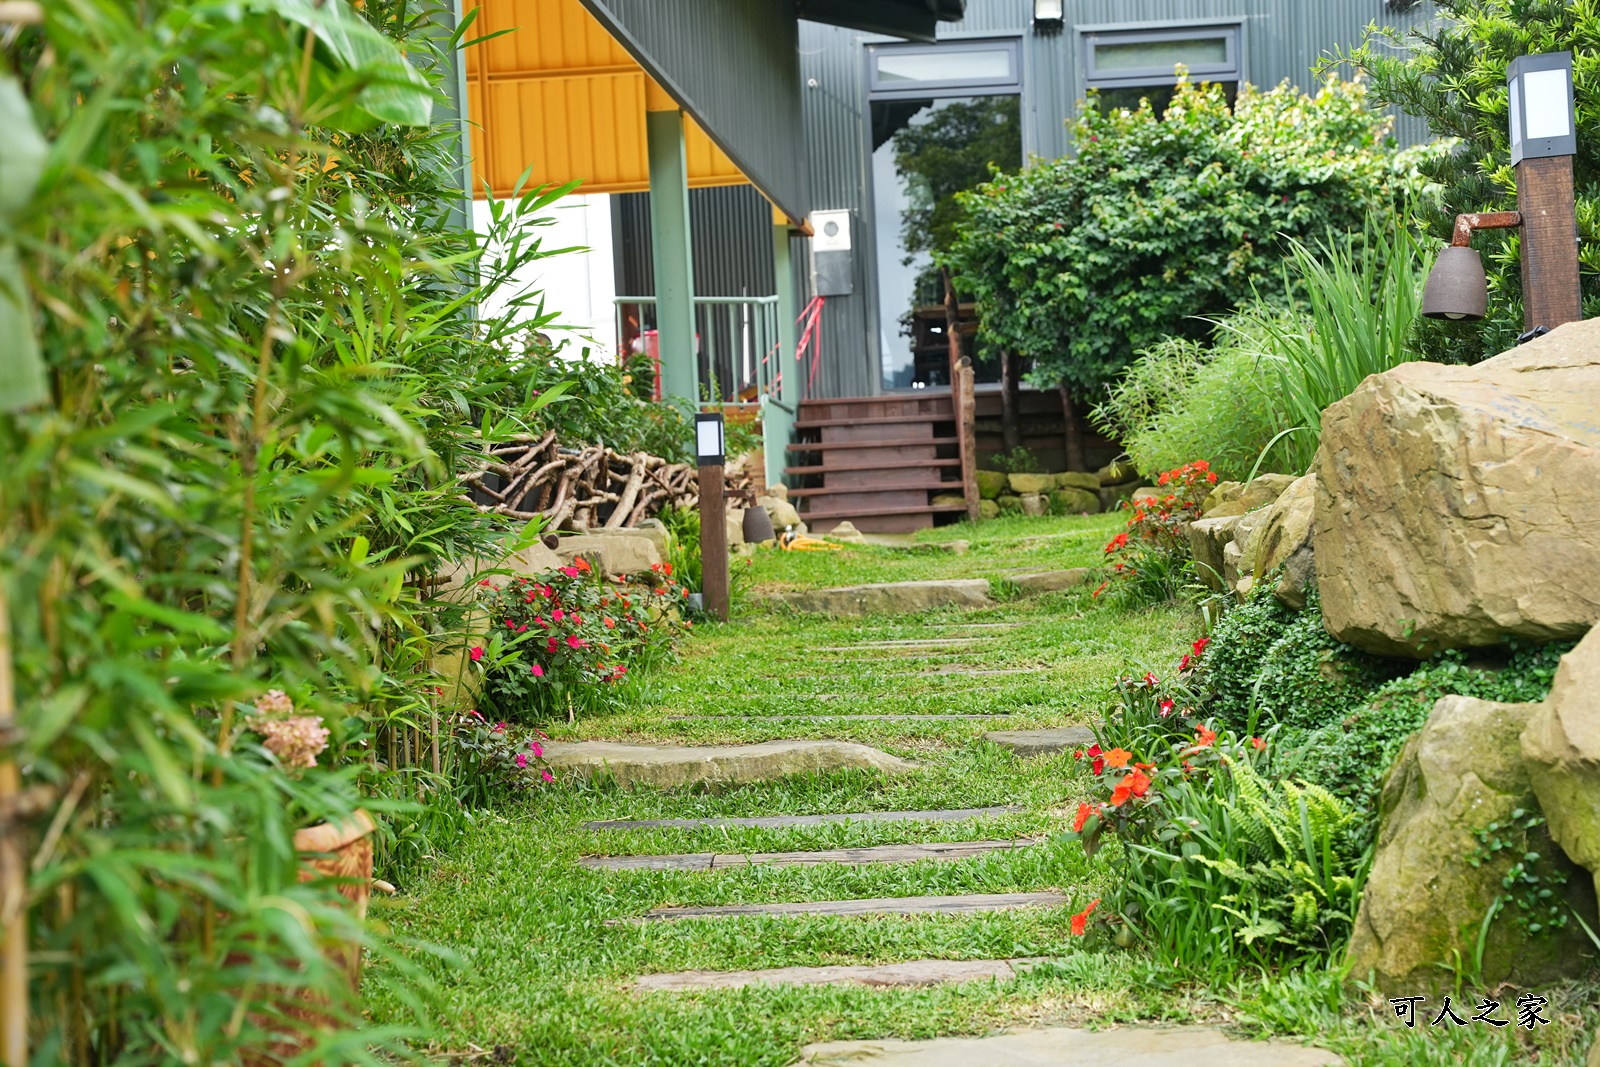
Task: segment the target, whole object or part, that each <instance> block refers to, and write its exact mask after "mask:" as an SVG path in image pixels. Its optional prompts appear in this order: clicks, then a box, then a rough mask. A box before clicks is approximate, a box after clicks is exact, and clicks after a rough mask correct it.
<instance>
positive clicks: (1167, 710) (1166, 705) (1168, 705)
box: [1161, 697, 1175, 719]
mask: <svg viewBox="0 0 1600 1067" xmlns="http://www.w3.org/2000/svg"><path fill="white" fill-rule="evenodd" d="M1174 706H1175V705H1174V704H1173V703H1172V699H1171V698H1170V697H1169V698H1168V699H1166V700H1163V701H1162V702H1161V717H1162V718H1163V719H1165V718H1166V717H1167V716H1168V715H1171V714H1172V709H1173V707H1174Z"/></svg>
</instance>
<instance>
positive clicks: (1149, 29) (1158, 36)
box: [1073, 19, 1245, 95]
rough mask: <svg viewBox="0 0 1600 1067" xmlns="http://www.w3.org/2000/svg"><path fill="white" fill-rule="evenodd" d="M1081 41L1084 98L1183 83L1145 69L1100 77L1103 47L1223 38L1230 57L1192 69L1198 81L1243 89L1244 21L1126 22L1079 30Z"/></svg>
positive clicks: (1167, 72)
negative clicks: (1098, 50)
mask: <svg viewBox="0 0 1600 1067" xmlns="http://www.w3.org/2000/svg"><path fill="white" fill-rule="evenodd" d="M1073 30H1074V32H1075V33H1076V34H1077V37H1078V62H1079V71H1080V73H1079V77H1078V83H1079V90H1080V95H1082V94H1083V93H1086V92H1088V91H1089V90H1090V89H1142V88H1147V87H1154V86H1160V85H1176V84H1178V76H1177V74H1176V73H1175V71H1174V70H1173V69H1172V68H1165V69H1163V68H1160V67H1145V68H1142V69H1133V70H1119V71H1117V72H1115V73H1106V74H1099V73H1097V72H1096V70H1095V49H1096V48H1097V47H1098V46H1101V45H1118V44H1141V43H1159V42H1162V41H1193V40H1200V39H1205V38H1220V39H1222V40H1223V41H1224V42H1225V45H1226V54H1227V58H1226V59H1225V60H1224V61H1223V62H1222V63H1198V64H1195V65H1193V66H1190V67H1189V77H1190V79H1191V80H1192V81H1196V82H1228V83H1233V84H1243V83H1244V80H1245V72H1244V45H1245V41H1244V23H1243V21H1242V20H1239V19H1228V20H1197V21H1194V22H1153V23H1122V24H1118V25H1115V26H1075V27H1073Z"/></svg>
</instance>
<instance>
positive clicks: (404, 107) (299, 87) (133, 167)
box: [0, 0, 559, 1064]
mask: <svg viewBox="0 0 1600 1067" xmlns="http://www.w3.org/2000/svg"><path fill="white" fill-rule="evenodd" d="M437 14H438V12H437V10H435V9H431V8H428V7H424V6H422V5H418V4H416V3H410V2H408V0H366V2H365V3H364V4H363V5H361V7H360V10H359V12H358V11H357V9H356V8H355V7H353V6H350V5H348V4H347V3H346V2H345V0H326V2H325V3H316V4H313V3H310V2H305V0H255V2H248V3H215V4H212V3H181V2H177V0H148V2H144V3H140V4H127V3H124V2H122V0H62V2H61V3H56V4H51V5H49V6H48V15H47V19H46V22H45V25H44V26H43V27H42V28H40V29H30V30H28V31H26V32H24V34H23V35H22V36H21V38H20V39H19V40H18V41H17V42H16V45H15V47H16V49H17V52H16V58H17V60H18V63H17V69H18V70H19V71H21V72H23V77H22V79H21V81H20V85H19V88H20V89H21V91H22V96H23V98H24V99H26V101H27V102H28V110H29V112H30V113H31V122H32V123H33V124H34V125H36V126H37V127H38V129H39V131H40V132H41V133H42V134H43V136H44V139H45V140H46V141H47V142H48V144H49V149H48V155H47V158H46V161H45V169H44V174H43V179H42V181H40V182H39V184H38V191H37V193H36V194H35V195H34V196H33V198H32V202H31V204H30V205H28V207H27V209H26V210H23V211H17V212H15V213H14V214H12V215H10V216H9V225H8V226H6V227H5V229H4V232H0V241H8V242H9V243H11V244H12V245H13V247H15V248H16V249H17V255H18V261H19V262H20V263H21V264H22V265H23V267H24V274H25V283H26V289H27V293H28V295H29V301H28V302H29V304H31V305H32V306H33V307H34V308H35V309H37V311H36V313H35V314H33V315H31V323H32V326H31V327H30V328H31V329H33V330H35V331H36V332H37V335H38V339H39V346H38V348H39V354H40V357H41V359H42V361H43V364H44V367H45V370H46V372H47V373H46V381H47V383H48V395H47V396H46V397H45V398H44V399H43V400H42V402H39V403H35V404H33V405H31V406H27V407H23V408H22V409H20V410H17V411H13V412H10V413H7V414H4V415H0V454H4V455H5V456H6V463H5V464H4V467H3V469H0V619H4V620H6V621H8V622H9V625H10V632H11V637H12V640H11V642H10V645H9V648H8V647H7V646H6V643H5V642H4V641H0V671H3V670H6V669H8V668H9V669H11V670H12V671H13V672H14V676H15V692H16V698H17V699H16V704H17V723H16V727H17V728H16V730H15V731H14V732H7V733H6V734H5V735H4V736H3V737H0V763H6V762H11V763H14V764H15V765H16V766H17V767H20V768H21V769H22V771H23V775H24V779H23V781H24V785H25V786H28V787H30V788H37V789H39V790H42V792H40V793H36V794H31V795H34V796H36V797H44V798H47V800H46V801H45V802H43V811H42V813H41V814H40V819H39V823H38V825H37V826H36V827H35V828H34V830H33V832H31V833H27V834H22V833H20V832H19V830H18V828H17V827H15V826H13V825H10V824H8V825H7V828H6V832H7V834H8V835H10V834H18V838H16V839H20V840H25V841H26V842H27V843H28V845H29V847H30V848H34V849H36V851H35V852H34V853H33V854H32V855H31V857H30V858H31V866H30V872H29V884H28V887H27V888H28V893H29V907H28V912H27V919H28V923H29V926H30V929H31V931H32V938H33V945H32V947H33V949H34V950H35V965H34V969H33V972H32V986H33V990H32V992H33V996H34V1003H35V1005H36V1008H37V1011H36V1013H35V1017H34V1021H33V1032H32V1035H31V1036H32V1038H33V1041H34V1043H35V1047H36V1050H37V1051H36V1057H35V1062H39V1063H46V1062H49V1063H56V1062H73V1063H90V1062H93V1063H128V1064H146V1063H225V1062H237V1061H238V1058H239V1057H240V1055H241V1053H242V1052H245V1051H246V1050H254V1051H255V1052H256V1053H257V1054H258V1059H257V1062H261V1061H260V1060H259V1054H260V1053H261V1052H262V1051H263V1050H265V1049H267V1048H268V1047H270V1046H272V1045H273V1043H274V1041H275V1040H276V1037H275V1036H274V1035H280V1034H282V1033H284V1032H286V1031H290V1032H297V1031H304V1030H305V1029H306V1026H307V1023H308V1022H310V1021H313V1020H315V1019H317V1018H318V1017H319V1015H320V1017H321V1018H322V1019H323V1020H325V1021H327V1020H340V1019H344V1020H349V1019H351V1018H352V1017H353V1015H352V1013H353V1012H354V1009H355V1006H354V1005H353V1004H352V1003H351V998H350V996H349V990H348V987H347V986H346V983H345V980H344V976H343V973H342V969H341V968H340V967H338V966H334V965H332V964H330V962H329V961H328V960H326V959H325V958H324V955H323V952H322V947H323V945H324V944H325V943H326V939H327V938H328V937H330V936H335V935H337V936H339V937H343V938H350V939H356V940H360V939H362V938H363V937H365V936H366V935H365V934H364V933H363V931H362V930H361V929H360V927H359V926H358V925H356V924H355V921H354V918H353V916H351V915H349V914H348V909H346V908H343V907H341V906H340V900H339V898H338V896H337V895H336V894H335V887H334V886H331V885H329V884H327V883H326V882H313V883H301V882H300V881H299V877H298V875H299V864H300V860H299V858H298V857H297V855H296V853H295V850H294V846H293V839H292V834H293V831H294V830H295V829H296V828H297V827H301V826H305V825H307V824H310V823H314V822H317V821H318V820H327V819H337V818H340V817H341V816H344V815H347V814H348V813H349V812H350V811H351V809H352V808H353V807H354V806H356V805H358V804H361V805H364V806H366V807H368V808H370V809H373V810H375V811H377V812H378V813H379V814H380V815H382V814H383V813H384V812H389V813H390V814H393V813H394V812H396V811H397V810H398V809H397V804H396V802H394V801H386V800H385V799H384V797H386V796H390V797H401V798H405V799H406V800H407V801H409V802H412V803H413V804H414V802H415V800H416V799H417V798H419V797H421V798H423V799H424V800H426V799H427V798H428V797H432V796H438V795H439V794H440V792H441V789H443V788H444V787H445V786H447V783H445V782H441V781H440V780H438V779H435V778H431V777H429V776H427V775H423V774H420V773H418V771H419V763H420V761H418V760H416V759H410V760H406V759H399V761H398V762H397V746H396V745H395V743H394V738H395V736H396V734H395V732H394V731H395V729H396V728H397V727H399V726H401V725H404V724H408V723H410V724H415V723H426V722H427V721H428V720H429V717H430V716H432V715H436V714H439V712H440V710H441V709H439V708H438V707H437V706H435V704H434V699H435V696H436V694H437V690H436V689H435V686H434V684H432V683H434V682H435V679H434V677H433V676H432V675H431V674H430V673H429V670H428V667H429V663H430V661H431V658H432V657H433V656H434V654H435V653H436V652H437V650H438V649H439V647H440V646H441V645H443V644H446V643H447V642H448V640H449V638H450V630H451V627H452V625H454V623H453V622H452V618H453V616H452V611H455V612H456V613H457V614H459V613H460V612H461V611H464V610H465V609H464V608H452V607H451V606H450V605H448V604H443V603H441V602H440V601H438V600H430V599H428V598H427V597H426V595H425V590H426V589H427V588H428V583H427V581H426V580H425V579H426V575H427V572H428V571H429V570H430V569H431V568H432V567H433V566H434V565H435V563H436V562H437V561H438V560H440V559H443V558H464V557H471V556H475V555H484V554H488V553H490V552H492V551H494V544H495V541H496V540H497V539H498V538H499V537H500V536H501V533H500V532H499V531H497V530H495V529H494V528H493V527H492V526H490V525H489V524H488V522H487V521H486V519H485V518H484V517H483V516H482V515H480V514H479V512H478V511H477V509H475V508H474V507H472V506H471V505H470V504H468V503H466V502H465V501H464V500H462V499H461V496H460V493H459V491H458V487H457V484H456V475H457V474H458V473H459V472H460V471H461V470H462V468H463V466H464V464H465V463H466V462H467V461H468V460H469V459H470V456H471V454H472V453H473V452H477V451H481V447H482V444H481V438H491V439H493V438H496V437H501V436H504V435H507V434H510V433H512V432H516V431H520V430H525V429H527V428H528V426H529V417H530V414H531V413H530V410H529V408H530V407H531V404H529V402H528V401H527V397H528V390H527V389H526V388H525V387H524V379H525V377H526V374H525V372H524V371H523V370H522V369H521V368H520V366H519V364H518V363H517V361H515V360H513V359H510V358H508V357H507V355H506V353H508V352H510V351H513V350H514V349H515V348H516V347H517V346H516V345H514V344H513V343H512V340H513V335H514V334H519V333H520V332H521V331H523V330H526V329H529V328H537V327H538V326H540V325H544V324H545V323H546V321H547V320H546V319H545V318H544V317H543V316H542V315H540V314H538V313H534V314H533V315H532V316H531V317H530V316H529V309H530V308H536V307H537V306H538V305H537V304H536V303H531V302H530V301H531V299H532V298H531V296H530V297H529V298H528V299H522V300H518V299H513V300H512V301H510V303H509V311H508V313H507V316H506V317H505V318H502V319H494V320H488V321H482V322H478V323H476V324H475V323H474V322H473V321H472V319H471V316H470V313H469V307H470V306H471V305H472V304H474V303H479V302H481V301H482V300H483V298H484V296H485V289H486V288H493V287H494V286H496V285H498V284H499V283H501V282H502V281H503V280H504V279H507V278H510V277H511V276H512V275H513V274H514V273H515V272H516V271H517V270H518V269H520V268H521V267H523V266H525V265H526V264H527V263H528V262H530V260H531V259H534V258H537V257H538V256H540V255H541V254H542V253H541V251H540V245H539V240H538V231H537V229H536V226H537V224H538V215H539V213H540V212H541V211H542V209H544V208H545V207H546V206H547V205H548V203H549V202H550V201H551V200H552V199H553V198H554V196H555V195H557V193H558V192H559V191H539V192H535V193H529V194H528V195H527V196H525V197H523V198H521V199H520V200H516V201H511V202H508V203H503V204H497V205H496V212H495V217H496V227H497V234H496V236H497V237H498V238H499V240H500V243H501V245H502V247H504V248H507V249H509V251H507V252H505V254H503V255H501V256H500V257H499V258H498V259H497V260H496V261H495V262H493V263H483V264H480V262H479V260H480V256H481V253H480V251H479V250H478V248H477V247H476V245H475V243H474V241H473V239H472V236H471V235H470V234H469V233H467V232H465V231H463V230H461V229H457V228H454V227H453V226H452V225H451V224H450V217H451V212H452V209H453V208H455V207H456V206H457V205H459V204H460V200H461V193H460V192H459V191H458V190H453V189H451V188H450V187H449V183H448V180H446V179H445V178H444V175H445V174H446V173H447V168H446V166H445V162H446V160H447V158H448V156H447V153H448V152H449V150H450V145H451V144H452V143H453V140H454V139H455V138H457V137H458V136H459V134H458V131H457V130H456V129H455V128H453V127H448V126H446V127H440V128H438V129H435V128H432V127H430V126H428V125H426V122H427V118H428V113H429V107H430V105H431V103H432V100H433V99H434V97H435V95H436V92H437V90H436V88H435V87H436V85H437V84H438V68H439V65H440V62H441V59H442V58H443V56H444V55H445V54H446V53H447V52H448V51H449V50H452V49H454V48H456V47H457V46H458V44H459V38H457V39H455V40H451V39H448V37H449V35H448V34H447V33H445V31H443V30H442V29H441V28H440V25H439V23H438V21H437V19H436V16H437ZM396 120H401V121H404V122H406V123H411V125H399V124H396ZM419 123H420V124H419ZM3 169H4V168H0V170H3ZM480 267H481V270H482V276H481V279H480V277H479V269H480ZM480 285H481V286H482V287H484V288H480V287H479V286H480ZM533 403H538V401H534V402H533ZM0 636H3V633H0ZM8 660H9V662H8ZM0 689H3V687H0ZM271 689H279V690H284V691H286V692H287V693H288V694H289V696H290V698H292V701H293V704H294V705H295V706H296V708H298V709H302V711H303V713H311V714H316V715H320V716H321V718H322V720H323V723H324V724H325V726H326V728H327V729H328V731H329V732H330V734H331V737H330V738H329V748H328V750H327V751H326V752H325V753H323V754H321V755H320V757H319V759H318V762H319V763H320V766H319V767H317V768H315V769H312V770H302V769H297V768H294V767H286V766H284V765H283V763H282V762H280V760H279V759H278V757H277V756H275V755H274V753H273V751H272V750H271V749H269V748H268V747H266V746H265V745H263V744H261V743H259V742H258V741H256V740H255V739H254V738H253V735H252V734H251V733H250V732H249V731H248V730H247V728H246V727H247V723H248V722H249V716H250V715H251V713H252V711H253V710H257V705H259V704H261V702H262V696H263V694H264V693H266V692H267V691H268V690H271ZM8 695H9V694H6V693H3V692H0V700H3V699H4V698H5V697H7V696H8ZM9 710H10V709H9V708H4V707H0V718H4V714H3V713H4V712H7V711H9ZM386 731H387V733H386ZM385 737H387V738H388V739H389V740H388V743H387V744H386V745H385V744H384V743H383V739H384V738H385ZM445 792H446V793H447V789H445ZM385 823H386V825H385V826H383V827H382V828H381V833H382V835H383V836H382V842H381V846H380V847H381V848H383V849H385V850H387V851H388V852H389V853H390V854H391V855H392V854H393V853H394V849H395V848H396V847H397V842H398V843H399V844H400V845H401V846H404V847H411V848H414V849H415V850H417V851H418V852H424V851H426V850H427V849H428V847H429V845H428V842H427V841H426V840H419V839H418V836H417V835H418V833H419V832H420V831H419V829H418V828H419V826H421V825H423V824H422V823H421V822H420V821H419V819H418V818H417V817H416V811H415V808H414V807H413V809H412V814H411V815H408V816H406V817H403V818H395V819H388V820H385ZM407 842H409V844H407ZM8 906H9V905H8ZM373 947H374V948H377V947H379V946H377V945H376V944H375V943H374V945H373ZM384 970H385V971H386V972H387V973H388V974H389V975H390V976H391V977H393V976H396V975H403V974H404V973H405V972H404V971H403V970H402V969H400V967H399V964H398V962H397V963H396V964H395V965H394V966H391V967H389V968H384ZM305 994H315V995H316V996H317V997H318V998H320V999H319V1000H318V1003H319V1005H320V1006H319V1008H318V1011H317V1013H312V1014H308V1013H307V1012H306V1011H305V1010H304V1007H303V1004H304V1001H303V999H302V998H303V995H305ZM297 1004H299V1005H300V1007H299V1008H298V1010H296V1005H297ZM390 1036H392V1035H391V1034H386V1033H384V1032H381V1031H377V1030H370V1031H367V1032H365V1033H362V1034H360V1035H357V1036H355V1037H352V1036H351V1035H350V1034H343V1035H341V1034H340V1033H338V1032H337V1030H336V1029H335V1030H333V1031H330V1032H327V1033H324V1034H323V1035H322V1036H321V1038H320V1039H319V1040H321V1042H322V1047H321V1048H320V1050H319V1051H318V1052H317V1053H316V1056H317V1057H318V1059H317V1061H318V1062H324V1063H334V1062H347V1061H376V1060H377V1058H378V1054H377V1052H376V1051H375V1049H377V1048H380V1047H382V1046H383V1045H384V1044H385V1042H386V1041H387V1040H388V1038H389V1037H390ZM274 1062H276V1060H274Z"/></svg>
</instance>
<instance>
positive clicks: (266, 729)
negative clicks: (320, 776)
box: [250, 715, 328, 767]
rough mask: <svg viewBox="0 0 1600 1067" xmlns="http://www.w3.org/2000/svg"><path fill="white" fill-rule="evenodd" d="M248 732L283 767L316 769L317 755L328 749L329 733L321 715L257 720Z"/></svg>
mask: <svg viewBox="0 0 1600 1067" xmlns="http://www.w3.org/2000/svg"><path fill="white" fill-rule="evenodd" d="M250 728H251V729H253V730H255V731H256V732H257V733H258V734H260V735H261V739H262V740H261V743H262V745H263V746H265V748H266V749H267V751H268V752H271V753H272V754H273V755H274V756H276V757H278V762H279V763H281V764H283V765H284V766H285V767H315V766H316V765H317V754H318V753H320V752H321V751H322V750H323V749H325V748H327V747H328V730H327V728H326V727H324V726H323V725H322V716H320V715H297V716H295V717H294V718H290V719H259V720H256V721H254V722H252V723H251V724H250Z"/></svg>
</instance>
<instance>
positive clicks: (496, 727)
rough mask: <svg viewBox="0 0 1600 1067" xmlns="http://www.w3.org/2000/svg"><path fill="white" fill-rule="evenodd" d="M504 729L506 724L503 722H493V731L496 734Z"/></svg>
mask: <svg viewBox="0 0 1600 1067" xmlns="http://www.w3.org/2000/svg"><path fill="white" fill-rule="evenodd" d="M505 729H506V724H505V723H503V722H497V723H495V724H494V732H495V733H497V734H499V733H504V732H505Z"/></svg>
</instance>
